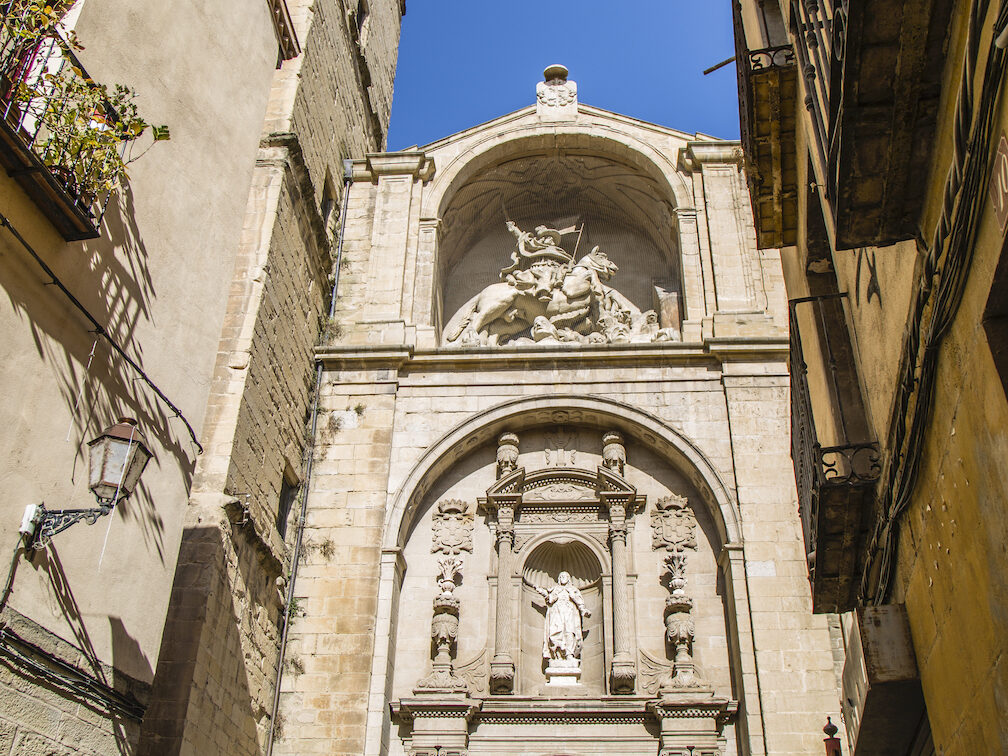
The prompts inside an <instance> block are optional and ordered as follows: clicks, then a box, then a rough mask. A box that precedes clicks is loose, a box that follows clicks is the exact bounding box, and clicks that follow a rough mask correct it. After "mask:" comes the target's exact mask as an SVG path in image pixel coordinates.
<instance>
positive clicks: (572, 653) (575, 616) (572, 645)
mask: <svg viewBox="0 0 1008 756" xmlns="http://www.w3.org/2000/svg"><path fill="white" fill-rule="evenodd" d="M534 588H535V590H536V591H537V592H538V593H540V594H541V595H542V596H543V598H545V599H546V606H547V609H546V627H545V632H544V633H543V658H544V659H546V660H547V661H549V663H550V665H551V666H557V667H572V668H579V667H580V662H581V640H582V638H583V637H584V636H583V634H582V631H581V619H582V617H590V616H591V612H589V611H588V609H587V608H586V607H585V603H584V599H583V598H581V591H579V590H578V589H577V586H575V585H574V583H572V582H571V577H570V574H568V573H567V572H561V573H560V575H559V576H558V577H557V583H556V585H554V586H553V587H552V588H551V589H550V590H548V591H547V590H546V589H545V588H541V587H539V586H534Z"/></svg>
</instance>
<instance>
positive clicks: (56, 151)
mask: <svg viewBox="0 0 1008 756" xmlns="http://www.w3.org/2000/svg"><path fill="white" fill-rule="evenodd" d="M101 91H103V90H101V88H100V87H99V86H98V85H97V84H95V83H94V82H93V81H92V80H91V78H90V77H89V76H88V75H87V72H86V71H85V70H84V67H83V66H82V65H81V64H80V61H79V60H77V58H76V57H75V56H74V54H73V50H72V49H71V46H70V44H68V43H67V42H66V40H64V39H63V38H62V37H61V36H60V34H59V32H58V31H57V30H56V28H55V27H54V26H53V25H52V24H51V23H49V24H47V23H45V19H40V17H39V14H38V13H37V12H36V11H35V10H34V9H33V8H32V6H31V5H30V4H28V3H25V2H18V1H17V0H8V1H7V2H0V114H2V117H0V165H2V166H3V167H4V168H5V169H6V170H7V173H8V175H10V176H11V177H13V178H14V179H15V180H16V181H17V182H18V183H19V184H20V185H21V187H22V188H23V189H24V191H25V193H26V194H27V195H28V196H29V197H31V199H32V200H33V201H34V202H35V204H36V205H37V206H38V207H39V209H41V210H42V212H43V213H44V214H45V215H46V216H47V217H48V218H49V220H50V221H51V222H52V224H53V225H54V226H55V227H56V229H57V230H58V231H59V232H60V234H61V235H62V236H63V238H64V239H66V240H67V241H75V240H79V239H90V238H94V237H96V236H98V223H99V221H100V217H101V216H100V213H101V211H102V209H103V208H104V205H105V202H107V199H108V194H109V189H108V187H103V186H101V183H102V182H100V181H96V178H97V177H102V176H104V175H105V174H106V172H107V162H108V161H109V152H108V145H107V141H106V143H105V144H102V143H101V140H95V139H88V138H86V135H87V134H88V133H89V130H90V133H92V134H93V133H98V132H101V131H102V130H105V129H110V128H114V125H115V124H117V123H118V116H117V113H116V111H115V110H114V109H113V107H112V106H111V104H110V103H109V102H108V100H107V99H104V98H102V97H100V96H99V94H100V92H101ZM82 92H83V93H85V96H83V97H82V96H81V93H82ZM88 93H90V95H91V96H88ZM120 157H121V155H120Z"/></svg>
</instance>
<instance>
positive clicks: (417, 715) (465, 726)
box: [392, 695, 480, 756]
mask: <svg viewBox="0 0 1008 756" xmlns="http://www.w3.org/2000/svg"><path fill="white" fill-rule="evenodd" d="M479 708H480V703H479V701H474V700H473V699H471V698H468V697H467V696H465V695H418V696H416V697H415V698H403V699H401V700H399V701H393V702H392V715H393V716H395V717H397V718H399V719H400V720H401V721H408V722H411V724H412V740H411V748H410V754H412V756H466V754H467V753H468V747H469V721H470V720H471V719H472V718H473V716H474V715H475V714H476V712H477V711H479Z"/></svg>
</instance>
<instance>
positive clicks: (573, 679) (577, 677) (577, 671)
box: [546, 660, 581, 686]
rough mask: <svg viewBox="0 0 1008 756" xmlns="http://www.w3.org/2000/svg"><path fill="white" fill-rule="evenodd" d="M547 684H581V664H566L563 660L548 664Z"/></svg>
mask: <svg viewBox="0 0 1008 756" xmlns="http://www.w3.org/2000/svg"><path fill="white" fill-rule="evenodd" d="M546 684H547V685H549V686H574V685H580V684H581V665H580V664H564V663H563V661H561V660H554V661H551V662H550V663H549V664H548V665H546Z"/></svg>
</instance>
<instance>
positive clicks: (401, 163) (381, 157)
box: [353, 150, 435, 183]
mask: <svg viewBox="0 0 1008 756" xmlns="http://www.w3.org/2000/svg"><path fill="white" fill-rule="evenodd" d="M434 171H435V166H434V158H432V157H428V156H427V153H426V152H423V151H422V150H403V151H401V152H371V153H368V155H367V156H365V158H364V159H363V160H354V161H353V180H354V181H370V182H371V183H377V182H378V178H379V177H380V176H411V177H413V178H414V179H420V180H422V181H429V180H430V179H431V178H433V177H434Z"/></svg>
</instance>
